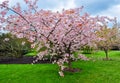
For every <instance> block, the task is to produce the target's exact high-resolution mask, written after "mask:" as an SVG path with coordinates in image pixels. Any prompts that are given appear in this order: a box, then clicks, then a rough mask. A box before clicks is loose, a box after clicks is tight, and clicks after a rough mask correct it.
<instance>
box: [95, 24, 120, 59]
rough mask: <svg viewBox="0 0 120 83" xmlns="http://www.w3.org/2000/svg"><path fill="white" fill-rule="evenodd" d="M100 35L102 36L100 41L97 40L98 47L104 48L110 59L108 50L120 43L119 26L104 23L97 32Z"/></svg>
mask: <svg viewBox="0 0 120 83" xmlns="http://www.w3.org/2000/svg"><path fill="white" fill-rule="evenodd" d="M96 34H97V35H98V37H100V38H102V40H100V41H99V42H97V45H98V47H100V48H102V49H103V50H104V52H105V55H106V58H105V59H106V60H109V57H108V51H109V49H111V48H112V46H114V45H116V44H117V45H118V42H119V38H118V35H119V28H117V27H116V26H113V27H112V28H109V27H108V26H106V25H104V26H103V27H102V28H101V30H100V31H98V32H97V33H96Z"/></svg>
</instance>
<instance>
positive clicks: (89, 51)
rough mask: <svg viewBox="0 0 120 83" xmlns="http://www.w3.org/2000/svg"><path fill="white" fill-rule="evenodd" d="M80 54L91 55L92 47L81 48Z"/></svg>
mask: <svg viewBox="0 0 120 83" xmlns="http://www.w3.org/2000/svg"><path fill="white" fill-rule="evenodd" d="M82 51H83V52H82V53H83V54H92V53H93V47H90V46H84V47H83V48H82Z"/></svg>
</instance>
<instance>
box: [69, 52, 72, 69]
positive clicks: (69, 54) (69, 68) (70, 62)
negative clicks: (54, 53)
mask: <svg viewBox="0 0 120 83" xmlns="http://www.w3.org/2000/svg"><path fill="white" fill-rule="evenodd" d="M71 66H72V65H71V58H70V53H69V56H68V68H69V69H71Z"/></svg>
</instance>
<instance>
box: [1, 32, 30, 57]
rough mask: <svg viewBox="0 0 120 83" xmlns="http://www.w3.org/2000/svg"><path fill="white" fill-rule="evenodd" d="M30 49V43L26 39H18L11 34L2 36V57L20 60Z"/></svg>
mask: <svg viewBox="0 0 120 83" xmlns="http://www.w3.org/2000/svg"><path fill="white" fill-rule="evenodd" d="M30 49H31V47H30V42H28V41H27V39H25V38H21V39H20V38H19V39H18V38H17V37H15V36H13V35H11V34H10V33H7V34H2V35H0V57H10V58H13V57H15V58H20V57H23V55H25V54H26V53H27V52H28V51H29V50H30Z"/></svg>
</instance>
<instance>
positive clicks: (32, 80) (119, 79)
mask: <svg viewBox="0 0 120 83" xmlns="http://www.w3.org/2000/svg"><path fill="white" fill-rule="evenodd" d="M109 54H110V57H111V58H112V60H110V61H103V60H102V58H103V57H104V52H103V51H100V52H97V53H94V54H92V55H91V56H92V58H93V59H91V60H90V61H77V62H73V64H72V65H73V67H75V68H80V69H81V71H80V72H78V73H70V72H65V77H60V76H59V74H58V67H57V65H56V64H35V65H31V64H11V65H8V64H1V65H0V83H68V82H69V83H120V51H110V52H109ZM87 56H89V57H91V56H90V55H89V54H88V55H87Z"/></svg>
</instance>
